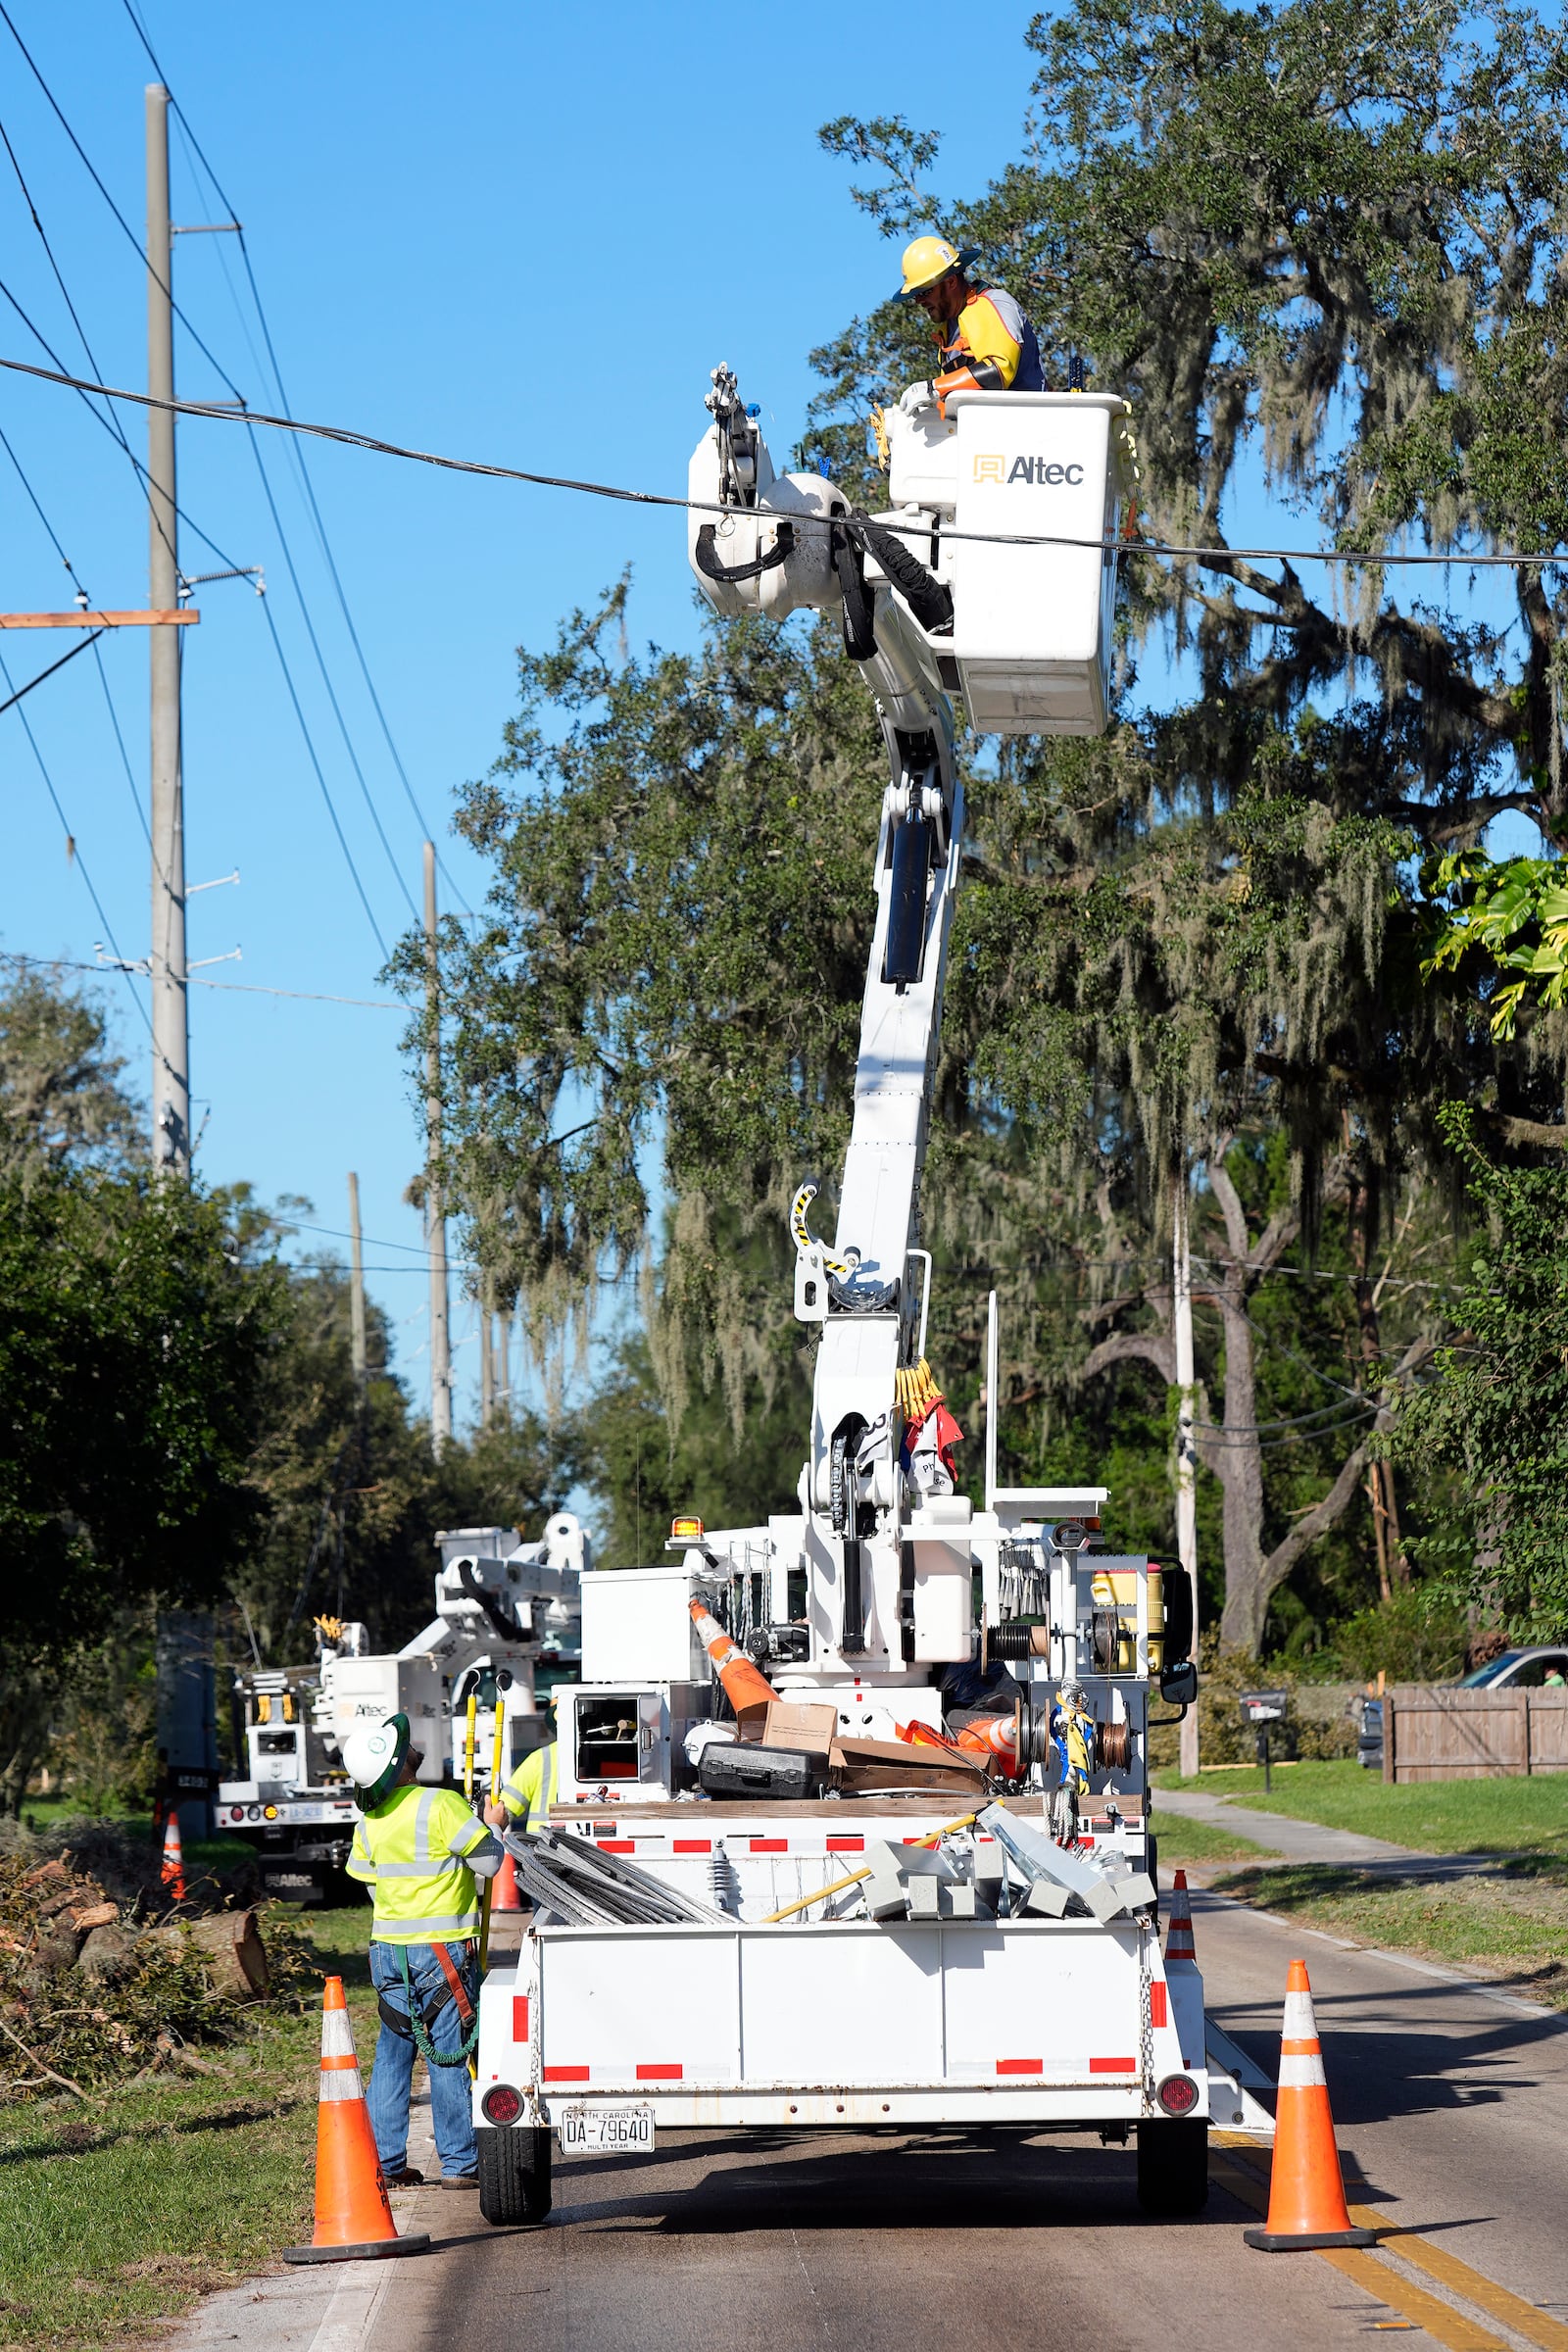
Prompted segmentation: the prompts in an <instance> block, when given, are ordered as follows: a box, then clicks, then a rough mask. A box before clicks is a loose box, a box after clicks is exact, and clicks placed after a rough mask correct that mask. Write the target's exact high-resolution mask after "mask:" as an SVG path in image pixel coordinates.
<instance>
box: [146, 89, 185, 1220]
mask: <svg viewBox="0 0 1568 2352" xmlns="http://www.w3.org/2000/svg"><path fill="white" fill-rule="evenodd" d="M173 256H174V241H173V237H172V233H171V229H170V221H169V92H168V91H167V90H166V89H165V87H164V85H163V83H162V82H161V81H155V82H150V83H149V84H148V87H147V389H148V391H149V393H150V394H151V395H152V397H153V399H154V400H163V401H172V399H173V397H174V307H173V295H172V272H173ZM147 509H148V535H149V564H148V570H149V574H150V584H151V594H150V596H149V599H148V602H149V604H150V605H151V606H152V609H153V611H154V612H155V613H168V612H172V611H174V610H175V609H176V608H177V607H178V604H179V540H178V528H179V522H178V509H177V505H176V500H175V488H174V415H173V411H172V409H170V408H162V409H149V410H148V412H147ZM148 645H149V648H150V652H151V670H152V680H151V683H152V793H151V804H152V806H151V816H152V844H153V878H152V898H153V905H152V914H153V925H152V961H151V972H152V1024H153V1164H154V1166H155V1167H156V1168H157V1169H158V1170H159V1172H160V1173H161V1174H162V1175H165V1176H173V1177H177V1178H178V1179H179V1180H180V1181H181V1182H183V1181H185V1180H186V1179H188V1177H189V1175H190V1026H189V1017H188V1004H187V998H188V993H189V992H188V988H187V983H186V978H185V806H184V780H183V777H182V775H181V771H180V740H179V715H180V714H179V668H180V650H179V636H178V632H177V631H175V630H173V629H164V628H154V629H153V630H152V631H151V632H150V634H149V637H148Z"/></svg>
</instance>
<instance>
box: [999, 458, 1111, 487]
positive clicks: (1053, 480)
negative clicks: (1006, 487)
mask: <svg viewBox="0 0 1568 2352" xmlns="http://www.w3.org/2000/svg"><path fill="white" fill-rule="evenodd" d="M974 478H975V480H976V481H977V482H1007V483H1011V482H1033V483H1035V484H1036V485H1037V486H1038V487H1039V488H1041V489H1046V488H1050V489H1053V490H1054V489H1057V488H1059V487H1060V486H1061V485H1062V484H1063V483H1066V484H1067V486H1068V487H1069V488H1071V489H1076V488H1077V486H1078V484H1079V483H1080V482H1081V481H1082V480H1083V478H1084V469H1083V467H1082V466H1058V465H1057V464H1056V462H1055V460H1054V458H1052V459H1046V458H1014V459H1013V461H1012V464H1011V466H1008V465H1007V461H1006V459H1005V457H994V458H989V457H976V459H975V462H974Z"/></svg>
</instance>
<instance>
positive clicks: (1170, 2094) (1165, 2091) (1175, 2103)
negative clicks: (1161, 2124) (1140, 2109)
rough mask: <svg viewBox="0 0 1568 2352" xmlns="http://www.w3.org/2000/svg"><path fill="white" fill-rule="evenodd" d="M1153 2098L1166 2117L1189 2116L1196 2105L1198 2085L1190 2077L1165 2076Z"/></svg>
mask: <svg viewBox="0 0 1568 2352" xmlns="http://www.w3.org/2000/svg"><path fill="white" fill-rule="evenodd" d="M1154 2096H1155V2098H1156V2099H1158V2101H1159V2103H1160V2105H1161V2106H1162V2107H1163V2108H1164V2110H1165V2113H1166V2114H1167V2115H1191V2114H1192V2112H1193V2109H1194V2108H1195V2107H1196V2106H1197V2105H1198V2084H1197V2083H1196V2082H1194V2081H1193V2078H1192V2076H1191V2075H1167V2076H1166V2077H1165V2080H1164V2082H1161V2083H1160V2085H1159V2087H1158V2089H1157V2090H1156V2091H1155V2093H1154Z"/></svg>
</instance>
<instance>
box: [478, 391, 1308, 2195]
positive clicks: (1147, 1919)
mask: <svg viewBox="0 0 1568 2352" xmlns="http://www.w3.org/2000/svg"><path fill="white" fill-rule="evenodd" d="M711 380H712V390H711V393H710V394H709V396H708V401H707V406H708V409H709V412H710V415H711V425H710V427H709V429H708V431H707V432H706V434H705V435H704V437H703V440H702V442H701V443H700V444H699V446H698V449H697V451H696V453H695V455H694V456H693V459H692V462H691V469H690V475H689V497H690V502H691V503H690V511H689V518H688V549H689V555H690V559H691V563H692V566H693V569H694V570H695V572H696V574H697V577H698V581H699V583H700V585H701V588H702V590H703V593H704V595H705V596H706V597H707V598H708V600H709V602H710V603H711V605H712V607H713V608H714V610H715V611H716V612H718V613H741V612H744V611H760V612H764V613H773V614H775V615H778V616H783V615H785V614H787V613H791V612H794V611H797V610H800V609H811V610H817V611H833V610H835V609H837V610H838V611H839V612H840V613H841V614H842V619H843V629H844V640H845V647H846V651H847V653H848V654H849V656H850V658H851V659H852V660H853V661H854V662H857V663H858V666H859V668H860V670H861V672H862V674H863V676H864V679H865V682H866V686H867V688H868V690H869V692H870V693H871V695H872V697H873V698H874V701H875V704H876V709H877V713H878V716H879V718H880V721H881V727H882V735H883V739H884V742H885V744H886V748H887V758H888V780H887V786H886V790H885V793H884V796H883V802H882V813H881V824H880V830H879V834H878V838H877V842H876V845H875V853H874V859H873V860H872V862H871V870H870V874H869V876H868V880H869V882H870V885H871V887H872V888H874V891H875V894H876V923H875V933H874V938H873V942H872V947H871V952H870V958H869V965H868V969H867V972H866V980H865V995H864V1002H863V1008H862V1013H861V1023H860V1039H859V1057H858V1071H857V1076H856V1084H855V1107H854V1123H853V1130H852V1135H851V1140H850V1144H849V1149H848V1156H847V1159H846V1162H845V1166H844V1171H843V1177H842V1181H841V1184H840V1187H839V1201H838V1221H837V1230H836V1233H835V1236H834V1239H833V1241H832V1242H831V1244H828V1243H827V1242H826V1241H824V1240H822V1239H819V1238H817V1236H816V1235H815V1234H814V1233H813V1230H812V1226H811V1222H810V1210H811V1204H812V1199H813V1195H814V1191H815V1188H814V1186H813V1185H812V1184H809V1183H805V1184H803V1185H802V1187H801V1189H800V1191H799V1192H798V1194H797V1196H796V1200H795V1203H794V1209H793V1213H792V1231H793V1235H794V1242H795V1264H794V1311H795V1314H796V1316H797V1317H798V1318H799V1319H800V1320H801V1321H802V1322H803V1323H804V1324H806V1325H808V1326H809V1327H812V1328H814V1329H815V1331H816V1334H817V1350H816V1362H815V1375H814V1383H813V1395H812V1409H811V1426H810V1432H809V1447H808V1451H807V1457H806V1461H805V1464H804V1467H803V1469H802V1472H801V1477H800V1484H799V1491H798V1495H797V1497H796V1507H795V1508H794V1509H793V1510H790V1511H787V1512H783V1513H774V1514H772V1515H770V1516H767V1517H766V1518H764V1519H760V1521H759V1523H758V1524H756V1525H754V1526H751V1527H744V1528H730V1529H724V1530H713V1529H711V1528H707V1527H705V1525H704V1524H703V1522H702V1520H701V1519H700V1518H698V1517H695V1516H693V1517H692V1518H690V1519H678V1520H677V1521H676V1522H675V1524H674V1527H673V1529H672V1532H671V1540H670V1544H669V1545H668V1546H667V1550H668V1552H669V1555H670V1556H669V1557H668V1558H667V1560H666V1561H665V1562H664V1563H662V1564H656V1565H651V1566H645V1567H641V1568H636V1569H630V1570H620V1571H617V1572H613V1573H595V1574H590V1575H586V1576H585V1577H584V1578H583V1580H582V1609H583V1678H582V1681H581V1684H580V1685H578V1686H577V1687H575V1688H573V1689H572V1690H570V1691H565V1692H564V1693H563V1694H562V1703H561V1708H560V1721H559V1750H560V1776H559V1794H558V1798H557V1801H556V1802H555V1803H553V1804H552V1805H551V1807H550V1808H549V1818H548V1821H545V1822H533V1823H530V1824H529V1825H528V1834H527V1835H525V1836H521V1837H519V1836H515V1835H510V1834H509V1843H510V1845H511V1846H512V1848H513V1850H514V1853H515V1859H516V1863H517V1871H518V1877H519V1881H520V1882H521V1883H522V1884H523V1885H524V1886H525V1887H527V1889H528V1891H529V1892H530V1893H531V1895H532V1897H533V1900H534V1903H535V1910H534V1914H533V1923H532V1926H531V1928H530V1930H529V1932H528V1934H527V1935H526V1936H525V1937H524V1938H523V1942H522V1948H521V1951H520V1953H519V1954H518V1955H517V1957H516V1959H515V1961H513V1960H511V1959H508V1960H507V1961H506V1962H504V1963H503V1964H502V1965H500V1966H498V1967H496V1968H495V1969H493V1970H492V1971H491V1973H490V1975H489V1976H488V1978H487V1980H486V1982H485V1985H484V1986H483V1989H482V1994H481V2034H480V2043H479V2050H478V2059H477V2070H476V2078H475V2084H474V2100H475V2111H474V2112H475V2124H476V2127H477V2130H478V2139H479V2149H480V2158H479V2177H480V2200H481V2207H482V2210H483V2212H484V2213H485V2215H486V2216H487V2218H489V2219H490V2220H491V2221H494V2222H517V2221H524V2220H537V2219H539V2218H541V2217H542V2216H543V2215H544V2214H545V2213H546V2212H548V2210H549V2203H550V2167H551V2151H552V2144H553V2139H555V2138H559V2140H560V2142H561V2144H562V2146H563V2148H564V2149H568V2150H570V2151H571V2152H572V2153H573V2154H574V2155H575V2154H579V2153H583V2152H590V2153H591V2152H593V2151H595V2150H605V2151H615V2150H625V2149H628V2148H647V2147H650V2146H651V2145H652V2144H653V2141H654V2135H655V2133H656V2132H657V2131H659V2130H660V2129H662V2128H679V2127H685V2128H691V2127H699V2128H722V2129H723V2130H725V2131H731V2132H733V2131H737V2130H747V2129H757V2130H763V2129H772V2130H777V2129H778V2128H780V2127H784V2128H789V2127H791V2126H797V2127H837V2126H843V2127H846V2128H849V2127H861V2128H863V2127H865V2126H870V2125H874V2126H878V2127H892V2128H897V2127H900V2126H905V2127H911V2126H918V2127H920V2128H922V2129H926V2128H930V2127H935V2126H941V2125H945V2124H951V2125H956V2126H975V2125H986V2126H1004V2125H1010V2126H1016V2127H1019V2128H1022V2129H1034V2130H1040V2129H1043V2128H1050V2129H1053V2130H1064V2129H1070V2130H1075V2131H1090V2132H1098V2133H1099V2134H1100V2136H1101V2138H1102V2139H1104V2140H1112V2141H1118V2142H1122V2143H1125V2142H1126V2141H1127V2140H1128V2138H1129V2136H1131V2137H1132V2138H1133V2139H1134V2140H1135V2142H1136V2149H1137V2180H1138V2188H1139V2194H1140V2196H1141V2198H1142V2199H1143V2201H1144V2203H1145V2205H1146V2207H1147V2208H1148V2209H1149V2210H1151V2211H1152V2212H1156V2213H1167V2214H1168V2213H1178V2212H1191V2211H1195V2210H1196V2209H1197V2208H1198V2206H1199V2205H1201V2202H1202V2200H1203V2197H1204V2194H1205V2193H1206V2169H1205V2168H1206V2135H1207V2131H1208V2126H1209V2123H1210V2121H1211V2120H1214V2119H1217V2120H1219V2121H1222V2122H1224V2123H1226V2124H1231V2125H1237V2126H1240V2125H1242V2124H1243V2123H1244V2122H1245V2123H1246V2124H1247V2125H1248V2127H1249V2128H1256V2129H1259V2130H1267V2129H1268V2119H1267V2117H1266V2115H1265V2113H1264V2111H1263V2110H1262V2109H1261V2108H1260V2107H1259V2106H1258V2105H1257V2104H1256V2102H1255V2101H1253V2100H1251V2099H1250V2090H1249V2086H1248V2082H1247V2079H1246V2077H1245V2073H1244V2072H1243V2071H1242V2070H1243V2068H1244V2064H1245V2062H1243V2061H1241V2059H1240V2054H1239V2053H1237V2052H1235V2051H1234V2050H1231V2049H1229V2048H1228V2047H1226V2046H1223V2045H1222V2044H1221V2042H1220V2040H1219V2037H1218V2036H1217V2035H1216V2034H1214V2033H1213V2032H1212V2030H1211V2029H1209V2028H1208V2027H1207V2025H1206V2021H1205V2019H1204V2015H1203V2003H1202V1982H1201V1977H1200V1976H1199V1974H1198V1971H1197V1969H1196V1967H1195V1966H1194V1965H1193V1964H1192V1963H1190V1962H1187V1961H1185V1960H1178V1959H1176V1958H1175V1957H1173V1959H1172V1961H1171V1964H1170V1966H1169V1967H1168V1968H1167V1966H1166V1964H1165V1961H1164V1959H1163V1957H1162V1954H1161V1950H1160V1943H1159V1936H1158V1932H1157V1894H1156V1881H1155V1875H1154V1873H1155V1853H1154V1841H1153V1838H1152V1836H1151V1834H1150V1801H1149V1776H1148V1737H1149V1732H1150V1728H1151V1723H1152V1721H1153V1720H1157V1717H1152V1714H1151V1705H1152V1703H1153V1704H1154V1705H1155V1706H1157V1705H1158V1704H1159V1703H1160V1702H1161V1701H1163V1702H1164V1703H1165V1704H1166V1706H1167V1708H1169V1707H1174V1708H1176V1709H1181V1708H1183V1707H1184V1706H1185V1705H1187V1704H1188V1703H1191V1701H1192V1699H1193V1697H1194V1696H1195V1695H1196V1691H1197V1676H1196V1672H1195V1670H1194V1667H1193V1665H1192V1663H1191V1655H1190V1652H1191V1646H1192V1611H1191V1607H1190V1605H1189V1604H1188V1598H1187V1593H1188V1588H1187V1584H1186V1580H1185V1578H1183V1577H1182V1576H1181V1575H1180V1574H1179V1573H1172V1572H1162V1571H1161V1569H1160V1568H1159V1567H1158V1565H1157V1564H1156V1563H1154V1562H1152V1561H1151V1560H1150V1559H1148V1558H1147V1557H1145V1556H1142V1555H1131V1554H1117V1553H1114V1552H1112V1551H1110V1550H1109V1549H1107V1548H1104V1547H1103V1545H1102V1543H1101V1531H1102V1506H1103V1503H1104V1502H1105V1499H1106V1496H1105V1492H1104V1490H1103V1488H1100V1487H1086V1488H1077V1487H1074V1488H1068V1487H1065V1486H1062V1487H1049V1488H1038V1489H1035V1488H1017V1487H1009V1486H1004V1485H1002V1484H1000V1483H999V1477H998V1446H997V1403H996V1400H997V1398H998V1397H999V1394H1000V1389H999V1372H1000V1369H1001V1365H1000V1335H999V1331H998V1323H997V1311H996V1299H995V1297H994V1296H993V1298H992V1300H991V1307H990V1317H989V1330H988V1345H987V1364H986V1391H985V1397H986V1432H985V1481H984V1507H983V1508H982V1509H979V1510H976V1509H975V1508H974V1507H973V1505H972V1503H971V1498H970V1496H969V1495H967V1494H965V1493H962V1492H960V1490H959V1486H958V1481H957V1478H956V1474H955V1467H954V1460H953V1450H952V1448H953V1441H954V1436H955V1434H956V1428H955V1425H953V1424H952V1423H951V1422H949V1421H948V1420H947V1419H946V1417H945V1406H943V1405H942V1403H941V1402H940V1399H939V1397H938V1393H937V1391H936V1389H935V1385H934V1382H933V1381H932V1378H931V1375H930V1372H929V1369H928V1367H927V1366H926V1363H925V1334H926V1320H927V1310H928V1305H929V1289H930V1273H931V1259H930V1256H929V1254H928V1253H927V1251H926V1250H924V1249H923V1247H922V1246H921V1222H920V1171H921V1163H922V1160H923V1158H924V1154H925V1149H926V1143H927V1136H928V1128H929V1120H930V1112H931V1102H932V1079H933V1074H934V1071H935V1067H936V1059H937V1050H938V1040H939V1032H940V1025H941V1015H942V995H943V982H944V978H945V974H946V968H947V957H948V944H949V937H950V932H951V928H952V923H953V914H954V907H955V903H956V892H957V889H958V882H959V855H960V847H961V844H962V839H963V823H964V812H963V790H962V782H961V777H960V775H959V773H958V770H957V766H956V760H955V746H956V725H957V706H958V705H959V704H960V703H961V705H962V709H963V711H964V712H965V713H966V716H967V720H968V723H969V725H970V726H971V727H973V728H975V729H976V730H979V731H984V732H990V733H1003V734H1043V735H1055V734H1078V735H1086V734H1094V733H1098V732H1100V731H1102V730H1103V727H1104V725H1105V723H1106V715H1107V707H1108V696H1109V666H1110V658H1111V617H1112V606H1113V600H1114V593H1115V563H1116V546H1117V526H1118V515H1119V509H1120V503H1121V501H1122V500H1123V498H1124V497H1125V496H1126V495H1127V493H1128V491H1129V490H1130V488H1131V485H1132V482H1133V480H1134V478H1135V473H1136V458H1135V454H1134V449H1133V443H1132V436H1131V431H1130V424H1129V417H1128V412H1127V409H1126V406H1125V404H1124V403H1123V402H1122V401H1121V400H1119V399H1116V398H1110V397H1105V396H1103V395H1096V394H1087V393H1076V394H1066V395H1057V394H1051V393H1032V394H1019V393H972V394H966V393H958V394H956V395H953V396H952V397H950V398H949V400H948V402H947V408H946V413H945V414H944V413H942V412H941V411H939V410H938V409H936V408H934V407H933V408H928V409H927V410H925V411H924V412H922V413H920V414H917V415H914V416H908V415H906V414H904V413H903V412H902V411H900V412H896V413H892V414H890V415H889V416H888V417H887V418H886V433H887V444H888V446H887V459H888V470H889V477H890V489H891V505H890V508H889V510H888V511H887V512H886V513H884V514H882V515H877V516H869V517H868V516H864V515H857V514H854V513H852V512H851V511H850V508H849V506H848V502H847V501H846V499H845V498H844V496H843V495H842V493H841V492H840V491H839V490H838V489H837V488H836V486H835V485H834V484H833V483H832V482H831V481H828V480H826V479H823V478H822V477H820V476H819V475H815V474H803V473H793V474H788V473H787V474H777V473H775V471H774V468H773V466H772V462H771V459H770V457H769V453H768V451H767V448H766V445H765V443H764V441H763V439H762V437H761V435H760V431H759V430H758V427H757V422H756V418H757V415H758V412H757V411H756V410H755V409H748V408H746V407H745V406H743V404H742V402H741V399H740V394H739V389H738V386H737V383H736V380H735V377H734V376H733V374H732V373H731V372H730V370H729V369H727V368H719V369H715V370H714V373H713V376H712V379H711ZM868 847H869V845H868ZM1004 1669H1005V1679H1004V1675H1003V1670H1004ZM965 1697H967V1698H968V1700H969V1702H970V1703H969V1704H968V1706H967V1707H966V1706H964V1705H963V1704H962V1701H963V1700H964V1698H965ZM1165 1720H1167V1721H1169V1720H1173V1717H1172V1716H1171V1715H1170V1714H1169V1713H1167V1715H1166V1717H1165Z"/></svg>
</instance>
